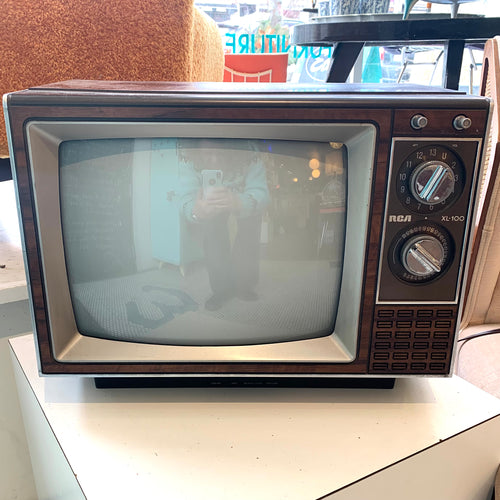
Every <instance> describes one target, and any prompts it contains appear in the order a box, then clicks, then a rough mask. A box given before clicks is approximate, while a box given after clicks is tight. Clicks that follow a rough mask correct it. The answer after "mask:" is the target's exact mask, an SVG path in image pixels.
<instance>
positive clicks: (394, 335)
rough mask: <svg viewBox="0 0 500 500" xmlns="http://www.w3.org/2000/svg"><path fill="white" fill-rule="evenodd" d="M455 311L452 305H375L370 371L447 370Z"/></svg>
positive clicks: (434, 372)
mask: <svg viewBox="0 0 500 500" xmlns="http://www.w3.org/2000/svg"><path fill="white" fill-rule="evenodd" d="M456 313H457V308H456V306H437V307H433V306H429V307H425V308H421V307H418V308H412V307H405V306H398V307H385V306H384V307H376V308H375V317H374V322H373V332H372V343H371V353H370V368H369V370H370V373H373V374H375V373H379V374H382V373H391V374H418V373H421V374H447V373H449V371H450V364H451V354H452V350H453V342H454V334H455V327H456Z"/></svg>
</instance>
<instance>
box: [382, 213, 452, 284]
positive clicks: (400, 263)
mask: <svg viewBox="0 0 500 500" xmlns="http://www.w3.org/2000/svg"><path fill="white" fill-rule="evenodd" d="M452 256H453V244H452V240H451V237H450V235H449V234H448V232H447V231H446V230H445V229H444V228H442V227H441V226H438V225H437V224H433V223H430V222H422V223H421V224H417V225H413V226H410V227H407V228H406V229H404V230H403V231H401V232H400V233H398V235H397V236H396V238H395V239H394V241H393V244H392V246H391V251H390V252H389V266H390V268H391V271H392V272H393V273H394V274H395V275H396V276H397V277H398V278H400V279H402V280H403V281H406V282H410V283H424V282H428V281H430V280H433V279H436V278H438V277H439V276H441V275H442V274H443V273H445V272H446V270H447V269H448V266H449V264H450V263H451V260H452Z"/></svg>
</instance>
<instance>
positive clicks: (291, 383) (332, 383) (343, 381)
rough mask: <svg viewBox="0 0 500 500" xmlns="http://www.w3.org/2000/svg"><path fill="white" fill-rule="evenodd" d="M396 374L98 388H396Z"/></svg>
mask: <svg viewBox="0 0 500 500" xmlns="http://www.w3.org/2000/svg"><path fill="white" fill-rule="evenodd" d="M395 381H396V379H395V378H364V377H359V378H356V377H350V378H344V377H338V378H337V377H330V378H328V377H326V378H325V377H307V378H299V377H297V378H294V377H290V378H281V377H265V378H259V377H217V378H211V377H184V378H180V377H95V378H94V382H95V386H96V388H97V389H133V388H152V387H172V388H173V387H295V388H300V387H311V388H321V387H324V388H343V389H392V388H393V387H394V383H395Z"/></svg>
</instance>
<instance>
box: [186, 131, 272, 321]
mask: <svg viewBox="0 0 500 500" xmlns="http://www.w3.org/2000/svg"><path fill="white" fill-rule="evenodd" d="M179 156H180V158H181V159H182V160H184V165H182V166H181V185H182V186H183V192H184V193H185V195H184V196H183V199H182V202H181V207H182V208H181V209H182V211H183V214H184V215H185V216H186V218H187V219H188V220H190V221H191V222H193V223H195V224H200V225H201V226H202V227H203V245H204V252H205V259H206V265H207V270H208V277H209V281H210V286H211V288H212V292H213V295H212V296H211V297H210V298H209V299H208V300H207V301H206V303H205V307H206V309H208V310H212V311H214V310H217V309H219V308H220V307H221V306H222V305H223V304H224V303H225V302H227V301H228V300H229V299H230V298H231V297H233V296H237V297H239V298H240V299H243V300H257V298H258V296H257V294H256V292H255V286H256V285H257V282H258V279H259V253H260V228H261V222H262V213H263V210H264V208H265V207H266V206H267V204H268V201H269V192H268V189H267V182H266V172H265V168H264V166H263V165H262V163H261V161H260V158H259V154H258V151H257V149H256V148H255V147H254V145H253V144H252V142H251V141H247V140H240V139H181V140H179ZM231 214H232V215H234V216H235V219H236V222H237V231H236V235H235V237H234V242H233V244H232V245H231V239H230V233H229V227H228V221H229V216H230V215H231Z"/></svg>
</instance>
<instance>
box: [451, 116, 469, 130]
mask: <svg viewBox="0 0 500 500" xmlns="http://www.w3.org/2000/svg"><path fill="white" fill-rule="evenodd" d="M471 125H472V120H471V119H470V118H469V117H468V116H465V115H458V116H456V117H455V119H454V120H453V127H454V128H455V130H467V129H468V128H470V126H471Z"/></svg>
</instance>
